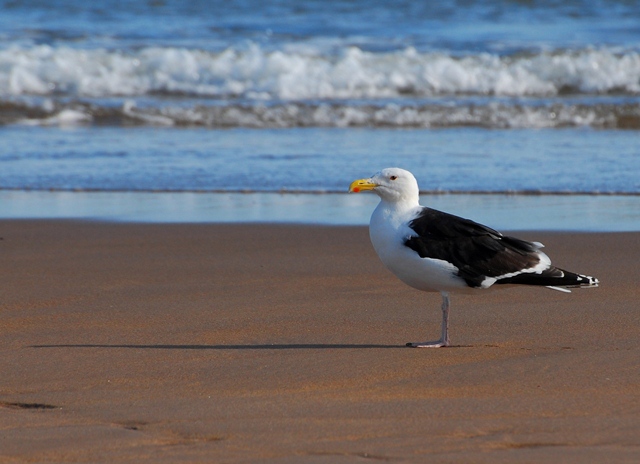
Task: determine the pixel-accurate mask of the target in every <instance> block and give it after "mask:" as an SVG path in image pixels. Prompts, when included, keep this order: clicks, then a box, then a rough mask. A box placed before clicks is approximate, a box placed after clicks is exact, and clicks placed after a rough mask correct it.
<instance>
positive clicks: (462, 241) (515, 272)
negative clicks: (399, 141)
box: [349, 168, 599, 348]
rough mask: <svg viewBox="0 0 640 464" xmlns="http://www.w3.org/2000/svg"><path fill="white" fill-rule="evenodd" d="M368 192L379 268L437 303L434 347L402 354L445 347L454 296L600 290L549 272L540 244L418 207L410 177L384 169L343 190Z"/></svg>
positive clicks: (589, 281)
mask: <svg viewBox="0 0 640 464" xmlns="http://www.w3.org/2000/svg"><path fill="white" fill-rule="evenodd" d="M367 190H371V191H373V192H374V193H376V194H377V195H378V196H379V197H380V203H379V204H378V206H377V207H376V209H375V210H374V211H373V214H372V215H371V221H370V223H369V236H370V238H371V243H372V244H373V247H374V248H375V250H376V253H377V254H378V257H379V258H380V260H381V261H382V263H383V264H384V265H385V266H386V267H387V268H388V269H389V270H390V271H391V272H393V273H394V274H395V275H396V276H397V277H398V278H399V279H400V280H401V281H402V282H404V283H406V284H407V285H409V286H411V287H413V288H416V289H418V290H422V291H425V292H439V293H440V294H441V295H442V308H441V309H442V330H441V337H440V339H439V340H436V341H430V342H418V343H407V346H411V347H417V348H436V347H445V346H449V345H450V341H449V294H450V293H452V292H464V293H469V292H474V291H477V290H478V289H488V288H490V287H492V286H494V285H499V284H520V285H538V286H544V287H548V288H551V289H554V290H559V291H563V292H571V290H568V288H572V287H597V286H598V283H599V281H598V279H596V278H594V277H590V276H586V275H582V274H575V273H573V272H569V271H565V270H563V269H559V268H557V267H555V266H552V265H551V260H550V259H549V257H548V256H547V255H546V254H544V253H543V252H542V251H540V249H541V248H542V247H543V246H544V245H542V244H541V243H539V242H528V241H525V240H521V239H519V238H515V237H509V236H506V235H502V234H501V233H500V232H497V231H495V230H493V229H491V228H489V227H487V226H484V225H482V224H478V223H477V222H474V221H471V220H469V219H464V218H461V217H458V216H454V215H452V214H448V213H445V212H442V211H438V210H435V209H431V208H427V207H424V206H421V205H420V204H419V198H418V195H419V189H418V182H417V181H416V178H415V177H414V176H413V174H411V173H410V172H409V171H405V170H404V169H400V168H386V169H383V170H382V171H380V172H378V173H377V174H375V175H373V176H372V177H369V178H367V179H358V180H355V181H353V182H352V183H351V185H350V186H349V191H350V192H355V193H357V192H362V191H367Z"/></svg>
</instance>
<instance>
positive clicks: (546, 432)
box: [0, 221, 640, 463]
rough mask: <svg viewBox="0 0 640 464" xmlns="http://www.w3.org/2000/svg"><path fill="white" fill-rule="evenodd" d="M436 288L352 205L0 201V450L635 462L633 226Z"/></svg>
mask: <svg viewBox="0 0 640 464" xmlns="http://www.w3.org/2000/svg"><path fill="white" fill-rule="evenodd" d="M517 235H518V236H520V237H522V238H527V239H535V240H540V241H542V242H543V243H545V244H546V245H547V248H546V251H547V252H548V253H549V255H550V256H551V258H552V260H553V261H554V263H555V264H557V265H559V266H561V267H566V268H567V269H569V270H573V271H577V272H581V273H586V274H590V275H594V276H597V277H599V278H600V280H601V287H600V288H597V289H588V290H574V292H573V293H572V294H563V293H560V292H555V291H552V290H547V289H544V288H509V289H504V290H501V291H495V292H479V293H478V294H476V295H461V296H457V295H454V296H453V298H452V315H451V324H452V329H451V334H452V342H453V343H454V344H456V345H457V346H455V347H452V348H446V349H412V348H406V347H405V346H404V344H405V342H408V341H421V340H425V339H433V338H436V337H437V335H438V334H439V324H440V311H439V304H440V297H439V295H437V294H426V293H421V292H418V291H416V290H413V289H410V288H408V287H406V286H404V284H402V283H401V282H399V281H398V280H396V278H395V277H393V276H392V275H391V274H390V273H389V272H388V271H386V270H385V269H384V268H383V267H382V265H381V264H380V262H379V261H378V259H377V257H376V256H375V254H374V252H373V249H372V248H371V245H370V243H369V240H368V235H367V231H366V229H365V228H362V227H306V226H277V225H260V226H254V225H135V224H112V223H95V222H94V223H92V222H72V221H69V222H65V221H1V222H0V237H2V240H0V255H1V256H2V268H1V270H0V279H1V282H2V297H1V299H0V327H1V328H2V339H1V343H0V349H1V352H0V375H1V378H0V462H3V463H4V462H109V463H119V462H131V463H139V462H154V463H155V462H158V463H162V462H167V463H169V462H213V463H232V462H279V463H280V462H282V463H299V462H301V463H307V462H309V463H342V462H378V461H389V462H416V463H421V462H430V463H448V462H451V463H453V462H469V463H476V462H477V463H502V462H530V463H539V462H563V463H574V462H575V463H584V462H598V463H602V462H634V463H635V462H640V348H639V340H640V309H639V306H640V291H639V290H638V274H639V271H638V264H637V263H638V257H639V256H640V233H619V234H618V233H611V234H573V233H572V234H565V233H520V234H517Z"/></svg>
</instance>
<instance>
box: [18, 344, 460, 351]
mask: <svg viewBox="0 0 640 464" xmlns="http://www.w3.org/2000/svg"><path fill="white" fill-rule="evenodd" d="M470 346H471V345H452V346H448V347H446V348H468V347H470ZM30 348H126V349H135V350H354V349H355V350H362V349H400V348H404V349H407V348H411V347H407V346H406V344H402V345H380V344H354V343H285V344H282V343H274V344H256V345H249V344H247V345H237V344H236V345H168V344H157V345H135V344H89V343H83V344H59V345H31V346H30Z"/></svg>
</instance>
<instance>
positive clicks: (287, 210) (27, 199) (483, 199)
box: [0, 190, 640, 232]
mask: <svg viewBox="0 0 640 464" xmlns="http://www.w3.org/2000/svg"><path fill="white" fill-rule="evenodd" d="M420 199H421V203H422V204H423V205H428V206H429V207H432V208H434V209H439V210H442V211H447V212H450V213H452V214H456V215H458V216H462V217H466V218H469V219H472V220H474V221H476V222H480V223H483V224H486V225H488V226H490V227H492V228H495V229H498V230H557V231H585V232H624V231H638V230H640V196H635V195H513V194H479V193H478V194H437V195H431V194H429V195H421V197H420ZM377 202H378V198H377V197H376V196H375V195H348V194H344V193H323V194H299V193H276V192H273V193H196V192H88V191H83V192H68V191H55V192H50V191H25V190H15V191H14V190H0V220H1V219H35V220H37V219H54V220H55V219H72V220H73V219H75V220H97V221H108V222H111V221H115V222H125V223H137V222H140V223H288V224H324V225H338V226H340V225H366V224H368V222H369V217H370V215H371V212H372V211H373V209H374V208H375V206H376V205H377Z"/></svg>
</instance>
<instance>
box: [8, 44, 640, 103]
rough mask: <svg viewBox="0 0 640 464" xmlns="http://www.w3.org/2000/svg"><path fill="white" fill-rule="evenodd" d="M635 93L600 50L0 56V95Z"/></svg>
mask: <svg viewBox="0 0 640 464" xmlns="http://www.w3.org/2000/svg"><path fill="white" fill-rule="evenodd" d="M563 92H575V93H588V94H599V93H608V92H621V93H628V94H638V93H640V53H638V52H637V51H617V50H614V49H609V48H599V49H591V48H589V49H582V50H577V51H555V52H542V53H538V54H531V55H519V56H499V55H495V54H487V53H483V54H477V55H468V56H462V57H457V56H452V55H448V54H440V53H421V52H418V51H416V50H415V49H413V48H407V49H404V50H401V51H395V52H387V53H373V52H367V51H363V50H361V49H359V48H356V47H350V48H345V49H343V50H342V52H340V53H338V54H336V55H327V54H322V53H320V51H314V50H313V49H306V50H300V49H298V50H295V49H293V50H287V49H283V50H276V51H267V50H264V49H262V48H261V47H260V46H258V45H255V44H254V45H250V46H248V47H246V48H243V49H239V48H229V49H227V50H225V51H223V52H221V53H211V52H207V51H203V50H197V49H182V48H159V47H146V48H142V49H140V50H137V51H127V52H125V51H120V50H107V49H74V48H70V47H64V46H61V47H52V46H48V45H38V46H33V47H29V48H25V47H17V46H14V47H10V48H6V49H1V50H0V96H3V97H8V96H23V95H68V96H72V97H111V96H131V97H134V96H140V95H148V94H151V93H167V94H190V95H195V96H207V97H215V98H232V97H241V98H244V99H253V100H256V99H257V100H273V99H278V100H300V99H309V100H314V99H377V98H401V97H403V96H405V95H411V96H434V95H455V94H471V95H501V96H551V95H556V94H559V93H563Z"/></svg>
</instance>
